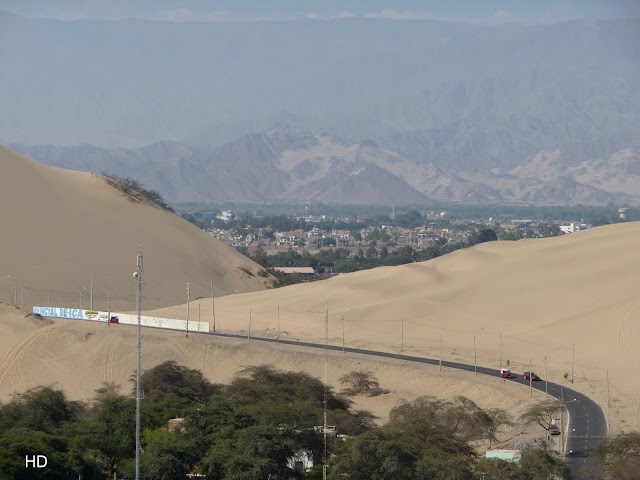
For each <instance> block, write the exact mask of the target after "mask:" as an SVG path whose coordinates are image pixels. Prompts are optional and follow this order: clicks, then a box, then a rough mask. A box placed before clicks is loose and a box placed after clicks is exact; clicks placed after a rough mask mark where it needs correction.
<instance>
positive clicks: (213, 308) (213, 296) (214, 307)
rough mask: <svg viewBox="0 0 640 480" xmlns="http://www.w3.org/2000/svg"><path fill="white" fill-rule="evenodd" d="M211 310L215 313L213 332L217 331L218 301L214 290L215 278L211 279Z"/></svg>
mask: <svg viewBox="0 0 640 480" xmlns="http://www.w3.org/2000/svg"><path fill="white" fill-rule="evenodd" d="M211 312H212V315H213V333H216V301H215V292H214V291H213V280H211Z"/></svg>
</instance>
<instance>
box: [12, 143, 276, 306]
mask: <svg viewBox="0 0 640 480" xmlns="http://www.w3.org/2000/svg"><path fill="white" fill-rule="evenodd" d="M0 203H1V204H2V208H1V209H0V225H2V235H0V252H2V255H0V301H3V302H5V303H12V298H11V292H12V290H13V287H14V286H13V281H12V279H11V278H7V277H8V276H9V275H12V277H14V278H17V283H16V286H17V288H18V289H19V293H18V295H17V297H18V302H21V301H22V298H21V294H22V287H21V285H22V284H24V286H25V288H24V302H22V303H23V305H24V306H25V307H26V308H29V307H30V306H31V305H33V304H35V305H47V302H49V303H50V305H52V306H69V307H75V308H77V307H78V305H79V302H80V296H81V293H80V292H81V291H82V295H83V299H84V305H83V307H84V308H88V307H89V297H90V283H91V280H90V278H91V272H95V285H94V307H95V308H100V309H106V303H107V296H108V292H110V297H111V306H112V308H114V309H125V308H126V309H131V308H133V306H134V305H135V285H134V281H133V277H132V272H133V271H134V270H135V267H136V254H137V251H138V245H141V246H142V249H143V255H144V288H145V299H144V302H145V306H146V307H149V308H153V307H159V306H166V305H174V304H176V303H184V302H186V283H187V282H190V283H191V298H197V297H199V296H203V295H209V296H210V293H209V292H210V282H211V281H213V282H214V285H215V288H216V295H225V294H229V293H235V292H236V291H238V292H247V291H253V290H261V289H264V288H265V284H266V280H265V279H264V278H261V277H257V276H255V275H254V276H251V275H249V274H247V273H245V272H244V271H242V270H241V268H244V269H247V270H248V271H250V272H253V273H254V274H255V272H257V270H258V269H259V268H260V267H259V266H258V265H257V264H255V263H253V262H252V261H250V260H249V259H247V258H246V257H244V256H243V255H241V254H239V253H238V252H236V251H235V250H234V249H233V248H231V247H228V246H227V245H225V244H223V243H222V242H219V241H218V240H216V239H214V238H213V237H211V236H210V235H207V234H206V233H204V232H202V231H201V230H199V229H198V228H196V227H194V226H193V225H191V224H189V223H188V222H186V221H185V220H183V219H182V218H180V217H179V216H177V215H174V214H171V213H168V212H165V211H163V210H160V209H158V208H153V207H150V206H147V205H143V204H140V203H132V202H131V201H129V200H128V199H126V198H125V197H124V196H123V195H122V193H121V192H119V191H117V190H115V189H114V188H112V187H110V186H109V185H107V184H106V183H105V182H104V181H103V180H102V179H101V178H99V177H98V176H95V175H91V174H88V173H82V172H75V171H70V170H63V169H58V168H52V167H48V166H45V165H43V164H40V163H38V162H35V161H33V160H30V159H28V158H26V157H23V156H21V155H18V154H16V153H14V152H11V151H10V150H8V149H6V148H3V147H0ZM85 288H86V290H85ZM48 290H49V293H47V291H48Z"/></svg>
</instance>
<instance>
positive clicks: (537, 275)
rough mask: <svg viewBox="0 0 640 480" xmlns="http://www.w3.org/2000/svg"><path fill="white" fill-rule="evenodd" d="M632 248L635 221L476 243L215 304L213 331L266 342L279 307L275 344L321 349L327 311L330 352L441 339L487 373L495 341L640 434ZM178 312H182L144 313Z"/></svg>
mask: <svg viewBox="0 0 640 480" xmlns="http://www.w3.org/2000/svg"><path fill="white" fill-rule="evenodd" d="M639 242H640V223H637V222H634V223H626V224H617V225H609V226H604V227H598V228H594V229H591V230H586V231H581V232H578V233H574V234H570V235H565V236H563V237H556V238H547V239H530V240H522V241H518V242H508V241H501V242H491V243H485V244H480V245H478V246H475V247H473V248H469V249H465V250H459V251H456V252H454V253H452V254H450V255H446V256H443V257H440V258H437V259H434V260H431V261H428V262H423V263H414V264H409V265H403V266H399V267H384V268H377V269H374V270H368V271H362V272H356V273H353V274H345V275H339V276H337V277H335V278H332V279H330V280H326V281H321V282H315V283H310V284H301V285H293V286H290V287H286V288H281V289H277V290H270V291H264V292H254V293H247V294H242V295H232V296H227V297H224V298H220V299H216V303H215V313H216V324H217V328H218V329H219V330H220V331H222V332H226V333H237V334H238V335H245V336H246V335H247V333H248V329H249V318H250V316H251V332H252V336H258V335H265V336H275V335H277V329H278V308H279V312H280V315H279V316H280V330H281V334H282V335H283V336H286V338H288V339H291V338H294V339H300V340H304V341H313V342H318V343H322V342H324V317H325V311H326V310H327V307H328V312H329V342H330V343H331V344H333V345H341V344H342V335H343V325H344V339H345V344H346V345H348V346H352V347H363V348H372V349H379V350H384V351H395V352H398V351H400V350H401V349H402V350H403V351H404V352H405V353H409V354H414V355H423V356H428V357H432V358H438V357H439V356H440V348H441V347H440V341H441V339H442V351H443V357H444V359H446V360H455V361H460V362H464V363H469V364H473V363H474V356H475V355H476V352H477V362H478V364H479V365H483V366H488V367H495V368H498V367H499V366H500V363H501V361H500V348H501V347H500V343H501V342H500V339H502V364H503V365H506V364H507V362H509V365H510V367H511V368H512V369H513V371H514V373H519V374H521V373H522V372H523V371H525V370H529V362H531V365H532V369H533V371H534V372H536V373H537V374H538V375H540V376H541V377H543V378H544V377H545V375H546V376H547V378H548V379H549V380H550V381H553V382H557V383H561V382H564V384H565V385H570V386H571V387H572V388H575V389H576V390H579V391H581V392H583V393H585V394H588V395H589V396H591V397H592V398H593V399H594V400H595V401H597V402H598V403H599V404H600V405H601V406H602V407H603V410H604V411H605V414H607V411H608V410H610V417H611V424H612V432H617V431H622V430H628V429H635V430H638V429H640V401H639V400H640V398H639V397H640V377H639V376H638V375H636V374H635V372H636V371H638V370H639V369H640V327H639V326H638V323H639V321H640V290H639V289H638V281H637V278H638V272H639V271H640V249H639V248H638V244H639ZM199 302H200V303H201V305H200V309H201V314H202V316H203V317H204V318H207V317H212V306H211V302H210V299H209V300H205V299H203V300H200V301H199ZM250 311H251V315H250ZM185 312H186V307H185V306H184V305H183V306H177V307H172V308H168V309H162V310H160V311H156V312H154V314H158V315H160V316H168V317H173V318H184V315H185ZM343 319H344V320H343ZM474 341H475V344H476V349H475V350H474ZM574 352H575V367H574V375H575V377H574V383H573V384H572V385H571V373H572V363H573V360H572V358H573V357H574ZM545 359H546V361H545ZM545 364H546V372H547V373H546V374H545ZM607 371H608V376H609V392H610V394H609V400H608V397H607ZM565 375H566V376H567V378H565ZM608 401H609V404H610V409H608V407H607V403H608Z"/></svg>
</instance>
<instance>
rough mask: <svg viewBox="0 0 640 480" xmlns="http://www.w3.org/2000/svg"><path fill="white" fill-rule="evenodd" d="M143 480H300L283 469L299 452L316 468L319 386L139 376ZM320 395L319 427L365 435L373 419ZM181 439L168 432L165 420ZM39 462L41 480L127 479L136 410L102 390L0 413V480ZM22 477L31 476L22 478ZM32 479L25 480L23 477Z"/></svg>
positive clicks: (279, 376) (246, 373)
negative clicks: (179, 424) (194, 479)
mask: <svg viewBox="0 0 640 480" xmlns="http://www.w3.org/2000/svg"><path fill="white" fill-rule="evenodd" d="M141 381H142V390H143V392H144V400H143V402H142V412H141V420H142V426H143V439H142V445H143V453H142V455H141V470H142V478H144V479H154V480H164V479H167V480H168V479H172V480H174V479H180V478H186V475H187V474H188V473H202V474H205V475H207V477H208V478H217V479H262V478H264V479H266V478H268V477H269V476H271V478H280V479H300V478H304V472H299V471H295V470H294V469H292V468H289V467H288V466H287V463H288V462H287V460H288V459H289V458H290V457H292V456H293V454H294V453H295V452H297V451H299V450H305V451H307V452H309V453H310V454H311V455H312V456H313V458H314V459H315V460H316V461H320V460H321V455H322V436H321V434H320V433H319V432H317V431H315V430H314V428H313V427H314V426H316V425H322V423H323V405H324V398H325V397H324V395H325V391H324V385H323V384H322V382H321V381H319V380H318V379H315V378H313V377H311V376H309V375H307V374H304V373H298V372H282V371H278V370H275V369H274V368H272V367H270V366H266V365H263V366H257V367H248V368H246V369H244V370H243V371H242V372H240V374H239V375H238V376H237V377H236V378H235V379H234V380H233V381H232V382H231V383H230V384H229V385H225V386H222V385H215V384H211V383H210V382H209V381H207V380H206V379H205V378H204V377H203V376H202V374H201V373H200V372H199V371H197V370H191V369H188V368H186V367H183V366H180V365H177V364H176V363H175V362H171V361H169V362H165V363H163V364H161V365H158V366H156V367H155V368H153V369H151V370H148V371H147V372H144V374H143V375H142V378H141ZM351 404H352V402H351V401H350V400H348V399H347V398H346V397H344V396H340V395H337V394H335V393H334V391H333V389H332V388H328V392H327V407H328V420H329V422H330V423H331V424H333V425H336V426H337V428H338V429H339V430H340V431H341V432H343V433H347V434H350V435H358V434H360V433H362V432H364V431H367V430H369V429H370V428H372V427H373V420H374V416H373V415H372V414H370V413H369V412H367V411H352V410H351V408H350V407H351ZM176 417H180V418H184V423H183V427H184V431H174V432H169V431H168V429H167V422H168V420H169V419H171V418H176ZM36 454H41V455H46V456H47V458H48V465H47V468H46V472H45V473H46V475H45V477H46V478H47V479H53V480H56V479H71V478H72V479H77V478H87V479H112V478H114V473H115V474H116V475H117V477H118V478H123V477H124V478H133V476H134V470H135V463H134V462H135V400H134V398H133V397H132V395H124V394H121V393H120V390H119V387H117V386H115V385H113V384H107V385H105V386H104V387H103V388H101V389H99V390H98V391H96V395H95V397H94V399H93V400H92V401H91V402H89V403H82V402H75V401H70V400H68V399H67V398H66V397H65V395H64V393H63V392H62V391H59V390H55V389H53V388H51V387H41V388H37V389H34V390H30V391H28V392H26V393H24V394H21V395H18V396H16V397H15V398H14V399H13V400H12V401H11V402H9V403H7V404H5V405H0V472H1V474H2V475H1V476H2V478H3V479H4V478H6V479H11V478H16V479H18V478H20V479H29V478H45V477H42V472H41V471H36V470H32V471H29V470H25V463H24V461H25V460H24V459H25V455H36ZM30 472H31V473H30ZM30 474H31V475H32V476H29V475H30Z"/></svg>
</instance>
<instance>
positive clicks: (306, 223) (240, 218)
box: [178, 205, 634, 286]
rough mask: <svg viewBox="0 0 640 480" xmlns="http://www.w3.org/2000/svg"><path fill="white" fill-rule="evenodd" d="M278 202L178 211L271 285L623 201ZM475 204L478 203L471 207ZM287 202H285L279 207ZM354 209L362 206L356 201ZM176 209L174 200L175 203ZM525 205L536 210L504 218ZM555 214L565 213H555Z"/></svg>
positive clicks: (450, 246) (550, 230)
mask: <svg viewBox="0 0 640 480" xmlns="http://www.w3.org/2000/svg"><path fill="white" fill-rule="evenodd" d="M297 208H298V209H303V211H302V212H299V213H294V214H284V213H282V212H278V211H277V209H271V210H272V211H268V212H264V211H261V210H260V209H255V208H254V209H253V210H252V209H248V208H247V207H239V208H236V209H232V208H228V209H223V210H220V209H211V210H202V211H200V210H191V211H188V210H185V209H182V211H181V212H180V214H181V215H182V216H183V217H184V218H185V219H186V220H188V221H190V222H191V223H193V224H195V225H197V226H198V227H200V228H201V229H203V230H205V231H206V232H208V233H209V234H210V235H212V236H214V237H215V238H217V239H218V240H220V241H222V242H224V243H226V244H228V245H230V246H232V247H234V248H236V249H237V250H238V251H240V252H241V253H243V254H245V255H247V256H248V257H250V258H251V259H253V260H254V261H256V262H257V263H259V264H260V265H262V266H263V267H265V268H266V269H268V270H269V271H270V273H272V274H274V275H275V276H277V277H279V280H278V282H277V283H278V285H276V286H280V285H286V284H289V283H297V282H298V281H309V280H316V279H321V278H326V277H328V276H331V275H335V274H339V273H345V272H352V271H356V270H363V269H368V268H373V267H376V266H384V265H387V266H388V265H401V264H405V263H410V262H415V261H423V260H429V259H431V258H435V257H438V256H440V255H443V254H445V253H450V252H452V251H455V250H458V249H461V248H466V247H469V246H472V245H475V244H477V243H482V242H486V241H494V240H498V241H513V240H520V239H525V238H545V237H555V236H560V235H566V234H571V233H575V232H578V231H580V230H586V229H589V228H593V227H594V226H599V225H604V224H609V223H615V222H620V221H627V220H629V219H630V218H629V217H630V214H631V215H633V213H634V212H630V209H629V208H627V207H621V208H618V207H616V206H613V205H609V206H607V207H557V208H556V209H553V208H551V207H548V208H547V209H546V210H545V209H544V208H542V209H531V210H530V211H527V210H526V208H525V209H524V211H523V209H522V208H519V209H518V208H514V209H509V208H506V209H505V207H501V208H500V211H498V212H497V214H496V215H495V216H487V212H489V211H490V210H491V209H490V208H489V209H488V210H487V212H484V215H485V216H477V214H478V213H483V212H481V211H480V212H479V211H474V208H473V207H467V208H465V207H461V206H454V207H453V208H452V209H451V210H440V209H438V210H428V211H422V212H421V211H419V210H417V209H413V208H410V209H407V208H405V209H403V210H402V211H396V207H395V206H391V207H390V208H389V210H388V213H387V214H386V215H385V214H382V213H380V212H377V213H376V212H373V213H369V214H362V212H361V211H358V210H359V209H358V207H354V210H356V212H354V213H353V214H350V215H349V214H345V210H348V207H346V206H343V207H342V208H341V209H339V210H341V211H336V209H335V208H329V207H326V209H327V210H328V211H327V213H323V206H322V205H319V206H313V207H312V210H313V213H310V211H309V210H310V208H309V207H308V206H306V207H300V206H297ZM478 208H480V209H482V207H476V209H475V210H477V209H478ZM284 210H286V209H284ZM360 210H361V209H360ZM178 211H180V208H178ZM515 213H532V214H535V215H533V216H534V217H535V218H507V217H510V216H511V217H513V215H514V214H515ZM560 215H565V218H562V217H561V216H560Z"/></svg>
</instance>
